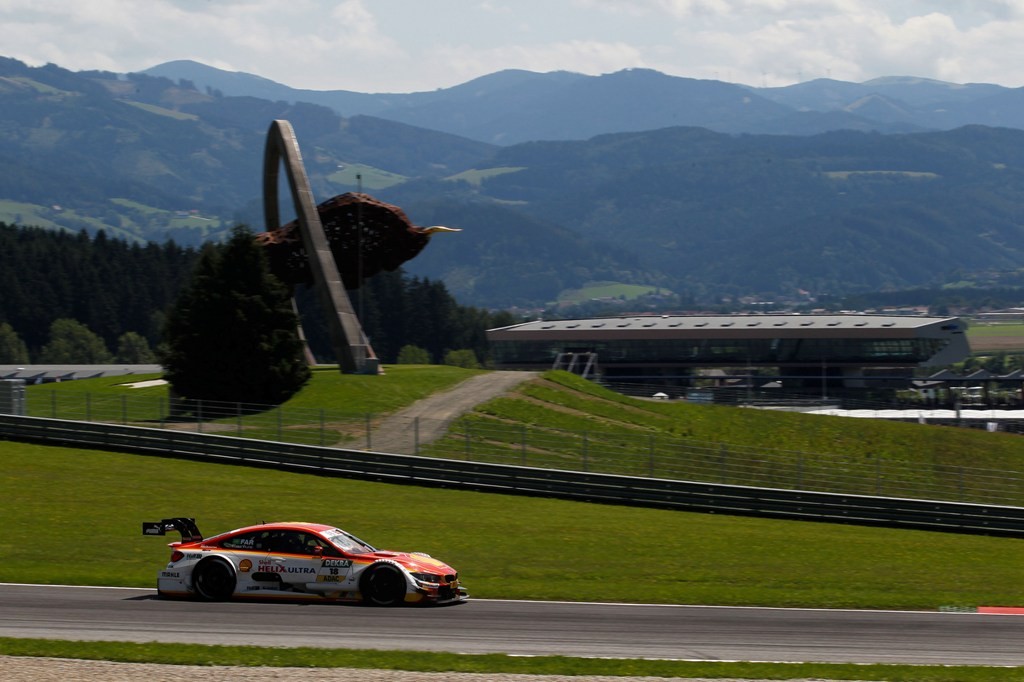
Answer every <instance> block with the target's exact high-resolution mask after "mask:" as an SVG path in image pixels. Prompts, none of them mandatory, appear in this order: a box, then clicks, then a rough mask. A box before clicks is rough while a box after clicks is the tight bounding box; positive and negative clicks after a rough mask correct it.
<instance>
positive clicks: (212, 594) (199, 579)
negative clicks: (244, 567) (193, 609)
mask: <svg viewBox="0 0 1024 682" xmlns="http://www.w3.org/2000/svg"><path fill="white" fill-rule="evenodd" d="M235 582H236V579H235V571H234V569H232V568H231V566H229V565H228V563H227V562H226V561H224V560H223V559H206V560H204V561H201V562H199V565H198V566H196V567H195V569H194V570H193V571H192V587H193V588H194V589H195V591H196V594H197V595H199V597H200V598H202V599H205V600H206V601H224V600H226V599H230V598H231V595H232V594H234V593H235Z"/></svg>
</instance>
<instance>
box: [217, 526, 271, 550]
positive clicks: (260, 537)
mask: <svg viewBox="0 0 1024 682" xmlns="http://www.w3.org/2000/svg"><path fill="white" fill-rule="evenodd" d="M266 538H267V533H266V532H265V531H254V532H252V533H243V534H242V535H236V536H235V537H233V538H228V539H227V540H225V541H224V542H222V543H220V546H221V547H223V548H224V549H248V550H253V551H257V552H258V551H265V550H266V549H267V542H266Z"/></svg>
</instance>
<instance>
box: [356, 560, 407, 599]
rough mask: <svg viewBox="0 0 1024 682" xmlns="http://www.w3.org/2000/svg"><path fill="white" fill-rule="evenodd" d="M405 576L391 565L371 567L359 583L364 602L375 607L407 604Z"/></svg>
mask: <svg viewBox="0 0 1024 682" xmlns="http://www.w3.org/2000/svg"><path fill="white" fill-rule="evenodd" d="M406 589H407V588H406V582H405V576H404V575H402V572H401V571H400V570H398V569H397V568H395V567H394V566H391V565H389V564H380V565H379V566H371V567H370V568H368V569H367V571H366V575H364V576H363V578H362V580H360V581H359V591H360V593H361V594H362V595H363V602H364V603H366V604H371V605H373V606H399V605H400V604H404V603H405V593H406Z"/></svg>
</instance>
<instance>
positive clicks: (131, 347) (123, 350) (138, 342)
mask: <svg viewBox="0 0 1024 682" xmlns="http://www.w3.org/2000/svg"><path fill="white" fill-rule="evenodd" d="M117 361H118V362H123V363H124V364H126V365H149V364H152V363H154V362H156V355H154V353H153V351H152V350H151V349H150V347H149V341H146V337H144V336H142V335H141V334H138V333H136V332H125V333H124V334H121V336H120V337H119V338H118V339H117Z"/></svg>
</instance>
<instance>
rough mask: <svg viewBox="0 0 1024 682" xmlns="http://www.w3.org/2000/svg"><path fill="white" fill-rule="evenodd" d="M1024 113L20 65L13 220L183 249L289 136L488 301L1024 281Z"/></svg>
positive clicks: (548, 86)
mask: <svg viewBox="0 0 1024 682" xmlns="http://www.w3.org/2000/svg"><path fill="white" fill-rule="evenodd" d="M172 67H173V68H175V69H178V70H177V71H173V72H170V71H167V70H168V69H172ZM160 71H165V73H166V75H162V74H161V73H159V72H160ZM215 77H216V78H221V79H222V80H214V78H215ZM243 85H245V86H246V87H248V88H249V89H241V88H242V86H243ZM236 87H237V88H239V89H238V90H235V88H236ZM232 93H234V94H232ZM319 96H323V97H334V100H333V104H328V103H325V102H324V101H322V100H321V101H313V100H316V98H317V97H319ZM1020 96H1021V91H1019V90H1013V89H1007V88H1001V87H999V86H994V85H982V84H976V85H966V86H956V85H952V84H946V83H938V82H936V81H926V80H922V79H882V80H879V81H872V82H871V83H864V84H850V83H846V84H843V83H839V82H837V81H812V82H810V83H805V84H801V85H799V86H791V87H790V88H782V89H765V88H762V89H751V88H744V87H742V86H735V85H731V84H726V83H719V82H715V81H693V80H692V79H676V78H672V77H668V76H665V75H663V74H658V73H655V72H651V71H644V70H630V71H623V72H619V73H617V74H610V75H608V76H600V77H591V76H581V75H579V74H569V73H554V74H532V73H528V72H521V71H506V72H500V73H497V74H492V75H491V76H487V77H484V78H481V79H476V80H475V81H471V82H470V83H466V84H463V85H461V86H457V87H456V88H450V89H447V90H441V91H435V92H431V93H412V94H409V95H382V94H368V93H319V94H317V93H316V92H314V91H298V90H292V89H290V88H286V86H281V85H278V84H275V83H273V82H271V81H267V80H266V79H262V78H259V77H257V76H252V75H248V74H230V73H226V72H219V71H217V70H215V69H209V67H201V66H200V65H195V64H194V63H191V62H172V63H170V64H166V65H162V66H161V67H155V68H154V69H151V70H149V72H148V73H138V74H116V73H109V72H98V71H89V72H72V71H68V70H66V69H63V68H61V67H59V66H56V65H47V66H44V67H29V66H26V65H25V64H23V63H21V62H19V61H17V60H13V59H3V58H0V221H4V222H8V223H15V224H19V225H40V226H43V227H48V228H52V229H66V230H76V231H77V230H86V231H89V232H96V231H98V230H100V229H102V230H104V231H105V232H107V233H108V235H110V236H114V237H117V238H122V239H128V240H135V241H147V240H148V241H164V240H166V239H169V238H173V239H174V240H175V241H176V242H178V243H180V244H183V245H194V244H199V243H201V242H202V241H203V240H206V239H215V238H218V236H219V235H222V234H223V233H224V232H225V231H226V230H228V229H229V228H230V226H231V225H232V224H234V223H236V222H243V223H246V224H249V225H252V226H254V227H256V228H257V229H258V228H259V225H260V224H261V221H262V213H261V206H260V192H261V189H262V188H261V172H262V154H263V145H264V139H265V135H266V131H267V128H268V127H269V125H270V122H271V121H273V120H275V119H287V120H289V121H290V122H291V123H292V126H293V127H294V129H295V131H296V134H297V137H298V141H299V144H300V147H301V149H302V152H303V159H304V162H305V165H306V169H307V172H308V174H309V176H310V180H311V184H312V187H313V190H314V194H315V195H316V197H317V198H318V199H320V200H322V199H326V198H328V197H330V196H332V195H334V194H338V193H341V192H344V191H352V190H356V189H362V190H364V191H368V192H371V193H373V194H374V195H375V196H377V197H378V198H380V199H383V200H385V201H389V202H391V203H395V204H398V205H399V206H401V207H402V208H403V209H404V210H405V211H406V213H407V214H408V215H409V216H410V217H411V219H412V220H413V222H415V223H416V224H420V225H432V224H444V225H449V226H451V227H459V228H462V230H463V231H462V232H461V233H459V234H456V235H442V236H438V237H435V238H434V240H433V241H432V243H431V244H430V245H429V247H428V248H427V249H426V250H425V251H424V252H423V253H422V254H421V255H420V256H418V257H417V258H416V259H415V260H413V261H410V262H409V263H407V265H406V269H407V270H408V271H409V272H410V273H412V274H415V275H422V276H426V277H430V278H434V279H441V280H443V281H444V282H445V283H446V285H447V286H448V288H449V290H450V291H451V292H452V293H453V294H455V295H456V297H457V298H458V299H459V301H460V303H463V304H467V305H481V306H490V307H511V306H538V305H544V304H547V303H549V302H551V301H553V300H555V299H556V298H557V297H558V296H559V295H560V294H561V293H562V292H564V291H566V290H571V289H585V288H586V287H587V286H588V285H593V284H594V283H604V284H608V283H618V284H626V285H637V286H638V287H648V288H650V289H651V290H653V291H656V292H659V293H661V294H665V293H667V292H674V293H675V294H676V297H675V299H673V300H676V301H684V302H692V303H694V304H697V305H704V304H710V303H715V302H718V301H721V300H723V299H737V298H741V297H749V298H753V299H757V300H773V299H784V298H790V299H794V298H796V299H806V300H810V299H813V298H815V297H820V296H842V295H846V294H850V293H855V292H865V291H874V290H882V289H884V290H898V289H905V288H911V287H920V286H926V285H927V286H935V285H939V284H943V283H949V282H963V281H977V280H980V279H985V280H986V281H997V280H999V278H1000V277H1002V275H1000V273H1013V272H1015V271H1017V270H1018V269H1022V268H1024V248H1021V245H1022V244H1024V212H1022V207H1024V130H1022V129H1021V128H1022V127H1024V126H1022V125H1020V124H1019V123H1020V122H1019V121H1018V123H1017V124H1014V125H1011V124H1010V123H1012V120H1011V119H1012V118H1013V116H1014V115H1016V116H1018V117H1020V116H1021V115H1022V112H1024V107H1021V106H1019V104H1018V106H1017V108H1016V109H1014V107H1013V106H1010V105H1009V104H1006V103H1007V102H1009V103H1011V104H1012V102H1014V101H1018V102H1019V97H1020ZM1015 98H1018V99H1015ZM598 103H603V106H598ZM374 107H375V108H374ZM815 107H818V108H817V109H816V108H815ZM829 107H831V108H829ZM899 112H904V113H903V114H900V115H898V114H899ZM928 112H930V113H928ZM971 112H974V114H972V115H977V116H981V117H983V118H985V117H987V118H985V120H975V119H972V118H971V117H970V116H969V115H968V114H970V113H971ZM868 113H871V114H872V116H871V117H870V118H869V117H868V116H867V115H866V114H868ZM926 113H928V115H929V116H931V118H928V116H926V115H925V114H926ZM403 116H404V117H405V120H400V119H401V118H402V117H403ZM886 116H888V118H889V120H888V121H886V120H883V119H885V118H886ZM901 116H902V118H901ZM673 117H674V118H673ZM956 117H962V118H956ZM999 117H1004V118H1005V120H1007V121H1010V123H1004V124H1002V126H1001V127H997V126H994V125H992V122H993V121H994V120H997V119H998V120H1003V119H999ZM574 119H575V120H574ZM954 119H956V120H958V121H959V120H963V121H964V122H966V123H967V124H968V125H960V126H959V127H952V128H949V129H946V128H945V126H948V125H952V124H951V123H950V122H951V121H953V120H954ZM673 120H674V121H676V122H675V123H672V122H671V121H673ZM698 120H699V121H703V122H704V123H703V124H701V123H697V122H695V121H698ZM430 121H434V122H435V123H434V124H431V125H436V127H431V126H428V125H427V123H429V122H430ZM785 121H789V123H786V124H785V125H786V126H789V125H792V126H797V127H796V129H795V131H799V134H795V132H794V131H791V132H788V133H780V132H778V131H777V130H775V129H776V128H778V127H780V126H782V127H785V126H783V122H785ZM943 121H945V123H943ZM801 122H802V123H801ZM832 125H834V126H835V129H833V128H832V127H830V126H832ZM723 127H725V128H729V129H728V130H724V129H722V128H723ZM471 130H472V131H475V132H473V133H472V134H467V133H468V131H471ZM765 130H769V131H772V132H765ZM458 131H461V132H458ZM517 140H519V141H517ZM283 217H284V218H285V219H288V216H283Z"/></svg>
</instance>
